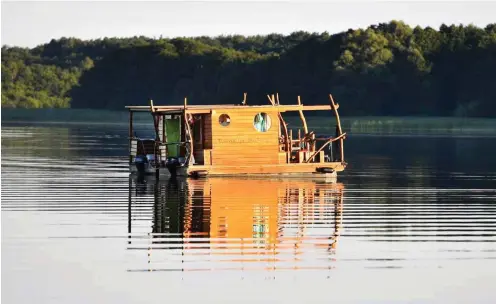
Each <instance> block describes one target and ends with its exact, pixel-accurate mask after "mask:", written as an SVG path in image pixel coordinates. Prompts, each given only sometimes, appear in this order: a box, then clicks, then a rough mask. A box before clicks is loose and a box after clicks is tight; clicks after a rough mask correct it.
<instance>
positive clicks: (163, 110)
mask: <svg viewBox="0 0 496 304" xmlns="http://www.w3.org/2000/svg"><path fill="white" fill-rule="evenodd" d="M125 108H126V109H128V110H129V111H131V112H153V113H160V114H182V113H184V111H186V113H191V114H209V113H212V111H215V110H235V111H251V110H261V111H262V110H263V111H267V112H292V111H326V110H327V111H329V110H332V106H331V105H314V106H304V105H274V106H272V105H264V106H246V105H188V106H186V107H185V106H126V107H125ZM337 108H339V105H336V109H337Z"/></svg>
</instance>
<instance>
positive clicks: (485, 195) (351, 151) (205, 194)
mask: <svg viewBox="0 0 496 304" xmlns="http://www.w3.org/2000/svg"><path fill="white" fill-rule="evenodd" d="M126 132H127V130H126V126H125V125H83V124H47V123H45V124H31V125H26V124H4V125H2V162H1V166H2V172H1V173H2V178H1V181H2V190H1V194H2V302H4V303H28V302H30V303H167V302H171V301H178V302H181V303H182V302H187V303H189V302H200V301H201V302H208V303H224V302H243V303H244V302H250V303H329V302H331V301H332V302H338V303H344V302H356V303H358V302H368V303H370V302H376V303H389V302H416V303H424V302H438V303H483V302H487V303H490V302H493V303H494V302H495V301H496V292H495V291H494V282H495V281H496V271H495V269H496V190H495V186H496V137H475V138H473V137H433V136H382V137H378V136H365V135H360V136H358V135H356V136H353V135H351V136H349V138H348V139H347V141H346V145H345V150H346V158H347V161H348V162H349V168H348V170H347V171H346V172H345V173H343V174H341V175H340V176H339V178H338V183H330V182H328V181H325V180H322V179H320V180H319V179H288V178H286V179H260V178H258V179H255V178H251V179H248V178H229V179H227V178H209V179H200V180H182V179H178V180H161V181H158V182H157V181H155V180H153V179H147V180H136V179H133V178H129V175H128V173H127V165H126V160H127V157H126V153H127V140H126V138H127V137H126V136H127V133H126Z"/></svg>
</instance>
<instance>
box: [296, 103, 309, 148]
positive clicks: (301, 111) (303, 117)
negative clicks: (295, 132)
mask: <svg viewBox="0 0 496 304" xmlns="http://www.w3.org/2000/svg"><path fill="white" fill-rule="evenodd" d="M298 105H299V106H301V105H302V104H301V98H300V95H298ZM298 113H300V119H301V121H302V122H303V132H305V134H304V135H307V134H308V125H307V120H306V119H305V115H304V114H303V110H298ZM305 148H306V149H310V145H309V144H305Z"/></svg>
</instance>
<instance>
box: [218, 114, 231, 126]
mask: <svg viewBox="0 0 496 304" xmlns="http://www.w3.org/2000/svg"><path fill="white" fill-rule="evenodd" d="M219 123H220V125H221V126H224V127H227V126H228V125H229V124H230V123H231V118H230V117H229V115H227V114H222V115H220V116H219Z"/></svg>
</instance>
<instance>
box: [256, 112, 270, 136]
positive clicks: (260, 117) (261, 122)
mask: <svg viewBox="0 0 496 304" xmlns="http://www.w3.org/2000/svg"><path fill="white" fill-rule="evenodd" d="M270 125H271V120H270V116H269V114H267V113H258V114H256V115H255V118H254V119H253V126H254V127H255V129H256V130H257V131H258V132H267V131H268V130H269V129H270Z"/></svg>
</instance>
